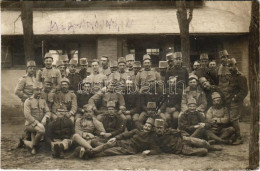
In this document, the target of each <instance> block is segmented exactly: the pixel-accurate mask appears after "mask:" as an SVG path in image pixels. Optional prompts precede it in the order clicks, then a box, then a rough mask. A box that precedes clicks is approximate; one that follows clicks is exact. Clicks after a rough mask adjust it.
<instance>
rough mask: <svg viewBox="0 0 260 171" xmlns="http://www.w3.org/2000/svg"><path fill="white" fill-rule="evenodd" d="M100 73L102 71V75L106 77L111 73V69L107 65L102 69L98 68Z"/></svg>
mask: <svg viewBox="0 0 260 171" xmlns="http://www.w3.org/2000/svg"><path fill="white" fill-rule="evenodd" d="M100 73H102V74H103V75H105V76H106V77H108V76H109V75H110V74H111V70H110V68H109V67H108V68H106V69H104V68H102V67H101V68H100Z"/></svg>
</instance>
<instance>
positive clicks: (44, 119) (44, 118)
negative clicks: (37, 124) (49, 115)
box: [41, 117, 46, 125]
mask: <svg viewBox="0 0 260 171" xmlns="http://www.w3.org/2000/svg"><path fill="white" fill-rule="evenodd" d="M41 123H42V125H46V117H43V118H42V121H41Z"/></svg>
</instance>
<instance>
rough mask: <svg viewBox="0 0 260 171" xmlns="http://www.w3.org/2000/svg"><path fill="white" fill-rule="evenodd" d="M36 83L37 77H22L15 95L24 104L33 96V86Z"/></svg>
mask: <svg viewBox="0 0 260 171" xmlns="http://www.w3.org/2000/svg"><path fill="white" fill-rule="evenodd" d="M35 82H36V79H35V77H30V76H28V75H25V76H23V77H21V78H20V79H19V81H18V84H17V86H16V88H15V94H16V95H17V96H18V97H19V98H20V99H21V100H22V101H23V102H24V101H25V100H26V99H27V98H29V97H30V96H31V95H32V94H33V84H34V83H35Z"/></svg>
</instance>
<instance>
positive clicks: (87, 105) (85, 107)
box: [83, 104, 93, 111]
mask: <svg viewBox="0 0 260 171" xmlns="http://www.w3.org/2000/svg"><path fill="white" fill-rule="evenodd" d="M83 109H84V110H85V111H86V110H92V109H93V105H91V104H85V105H84V106H83Z"/></svg>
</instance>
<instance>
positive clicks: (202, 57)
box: [200, 53, 209, 60]
mask: <svg viewBox="0 0 260 171" xmlns="http://www.w3.org/2000/svg"><path fill="white" fill-rule="evenodd" d="M203 59H209V56H208V54H207V53H202V54H200V60H203Z"/></svg>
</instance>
